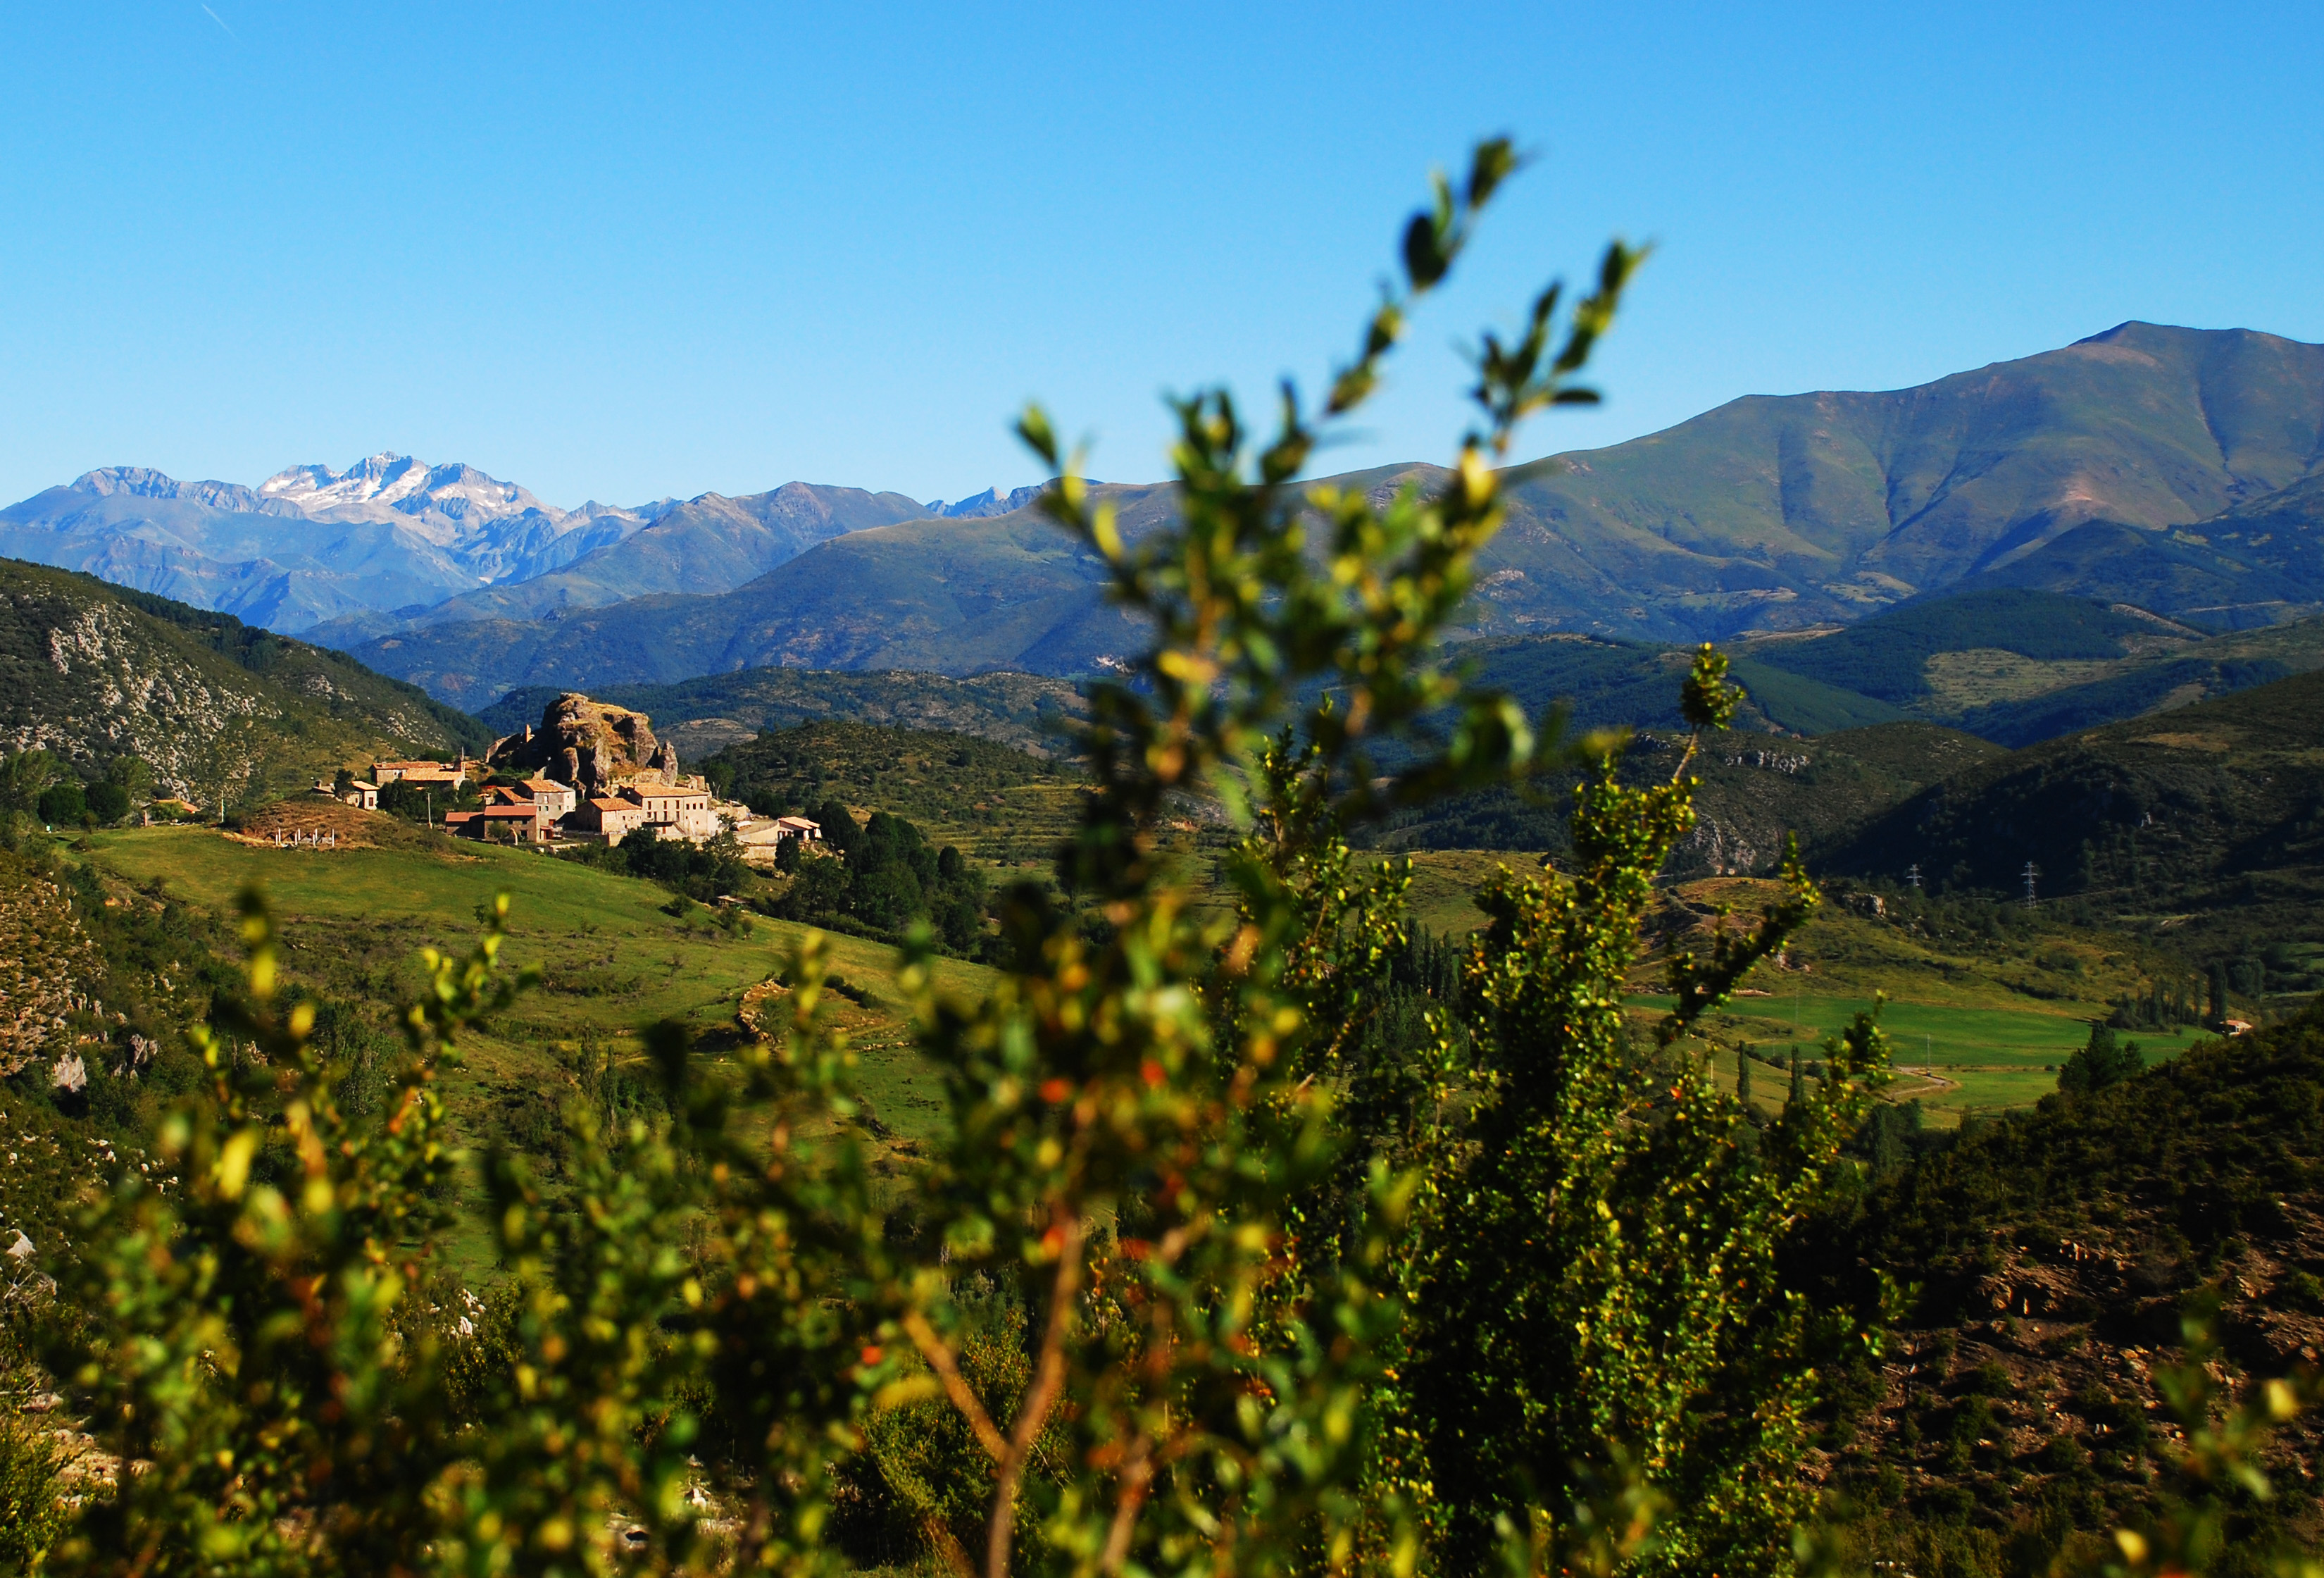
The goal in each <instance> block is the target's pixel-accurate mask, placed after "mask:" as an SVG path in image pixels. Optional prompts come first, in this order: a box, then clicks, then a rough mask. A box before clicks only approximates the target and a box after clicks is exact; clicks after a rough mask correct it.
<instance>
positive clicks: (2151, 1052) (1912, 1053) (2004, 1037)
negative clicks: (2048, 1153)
mask: <svg viewBox="0 0 2324 1578" xmlns="http://www.w3.org/2000/svg"><path fill="white" fill-rule="evenodd" d="M1631 1001H1633V1002H1634V1003H1635V1004H1637V1006H1639V1007H1645V1008H1653V1009H1657V1010H1667V1009H1668V1008H1669V1007H1670V1001H1671V1000H1670V999H1668V998H1666V997H1655V996H1640V997H1637V998H1634V999H1632V1000H1631ZM1876 1007H1877V1010H1878V1012H1879V1019H1880V1028H1881V1029H1883V1030H1885V1031H1886V1032H1887V1035H1888V1039H1889V1054H1890V1057H1891V1058H1892V1060H1893V1062H1894V1065H1895V1070H1896V1077H1895V1081H1894V1082H1893V1083H1892V1084H1890V1086H1889V1088H1888V1091H1887V1093H1886V1094H1887V1095H1888V1098H1889V1099H1890V1100H1892V1101H1897V1102H1904V1101H1913V1100H1918V1101H1919V1102H1920V1103H1921V1104H1922V1106H1923V1109H1925V1110H1926V1111H1927V1112H1928V1113H1929V1116H1930V1118H1931V1120H1932V1121H1933V1122H1935V1123H1937V1124H1939V1125H1940V1126H1943V1127H1951V1126H1953V1125H1955V1124H1958V1123H1959V1122H1960V1121H1961V1119H1963V1118H1964V1117H1969V1116H1971V1115H1974V1114H1978V1113H1991V1112H1999V1111H2001V1110H2003V1109H2005V1108H2008V1107H2024V1106H2030V1105H2032V1104H2033V1103H2034V1102H2036V1101H2039V1100H2040V1099H2041V1098H2042V1097H2043V1096H2044V1095H2046V1094H2049V1093H2050V1092H2052V1091H2053V1090H2055V1089H2057V1087H2058V1074H2057V1070H2058V1066H2059V1065H2061V1064H2062V1063H2064V1062H2065V1061H2066V1059H2067V1058H2068V1057H2071V1056H2072V1055H2073V1053H2074V1050H2075V1048H2077V1047H2080V1046H2081V1045H2082V1044H2083V1043H2084V1042H2085V1041H2087V1040H2088V1039H2089V1033H2090V1021H2089V1018H2087V1017H2084V1016H2085V1015H2086V1014H2087V1013H2088V1012H2089V1011H2090V1010H2088V1009H2087V1007H2085V1008H2084V1009H2083V1010H2082V1013H2080V1014H2078V1013H2075V1012H2060V1011H2045V1010H2038V1009H2024V1008H1960V1007H1955V1006H1952V1005H1950V1004H1937V1003H1922V1002H1907V1001H1886V1002H1877V1001H1876V1000H1875V999H1874V998H1873V997H1872V996H1871V995H1869V994H1867V995H1863V996H1855V995H1848V994H1832V995H1827V994H1820V993H1816V992H1800V993H1798V994H1797V995H1794V994H1792V993H1789V992H1774V993H1771V994H1770V995H1768V996H1765V997H1760V996H1741V997H1738V998H1736V999H1735V1000H1734V1001H1732V1002H1731V1003H1730V1004H1729V1006H1728V1008H1727V1010H1725V1011H1724V1012H1721V1013H1718V1014H1714V1015H1712V1016H1711V1019H1710V1020H1709V1021H1708V1022H1707V1023H1706V1025H1705V1026H1704V1028H1705V1029H1706V1030H1708V1031H1709V1033H1710V1037H1711V1039H1712V1040H1713V1041H1714V1042H1715V1043H1716V1044H1717V1045H1719V1046H1720V1047H1728V1048H1732V1047H1738V1046H1741V1047H1750V1048H1752V1049H1754V1050H1756V1051H1757V1052H1760V1053H1763V1054H1765V1055H1766V1056H1768V1057H1775V1058H1776V1059H1778V1060H1779V1061H1780V1060H1783V1059H1786V1058H1788V1057H1790V1055H1791V1050H1792V1048H1793V1047H1798V1048H1799V1049H1800V1055H1801V1056H1802V1057H1803V1058H1813V1057H1816V1056H1818V1050H1817V1049H1818V1047H1820V1046H1821V1044H1822V1042H1823V1041H1824V1040H1825V1038H1830V1037H1837V1036H1838V1035H1839V1034H1840V1031H1841V1030H1842V1029H1845V1028H1846V1027H1847V1025H1848V1024H1849V1021H1850V1020H1853V1019H1854V1018H1855V1016H1856V1015H1857V1014H1858V1012H1860V1011H1865V1010H1872V1009H1874V1008H1876ZM2202 1038H2203V1035H2202V1032H2200V1031H2191V1030H2181V1031H2178V1032H2171V1031H2147V1030H2138V1031H2133V1032H2130V1033H2129V1039H2131V1040H2134V1041H2135V1042H2137V1043H2138V1045H2139V1047H2141V1048H2142V1049H2143V1050H2144V1052H2145V1054H2146V1058H2147V1061H2148V1062H2149V1063H2156V1062H2161V1061H2163V1060H2164V1059H2166V1058H2170V1057H2177V1056H2178V1055H2179V1054H2180V1053H2181V1052H2183V1051H2185V1050H2186V1049H2187V1048H2188V1047H2190V1046H2192V1045H2194V1043H2195V1042H2196V1041H2198V1040H2200V1039H2202ZM1733 1061H1734V1059H1733V1058H1732V1057H1725V1058H1722V1059H1721V1060H1720V1062H1721V1067H1720V1079H1721V1081H1722V1083H1723V1084H1727V1085H1729V1087H1730V1088H1731V1087H1732V1085H1733V1084H1734V1073H1735V1071H1734V1068H1733V1067H1732V1064H1733ZM1752 1094H1753V1095H1754V1096H1755V1097H1757V1098H1760V1099H1762V1100H1763V1102H1765V1101H1777V1100H1780V1099H1781V1097H1782V1095H1783V1094H1784V1075H1782V1074H1781V1073H1780V1072H1778V1071H1777V1070H1775V1069H1771V1068H1768V1067H1766V1066H1765V1065H1764V1064H1763V1065H1761V1066H1758V1067H1757V1068H1755V1069H1754V1070H1753V1071H1752Z"/></svg>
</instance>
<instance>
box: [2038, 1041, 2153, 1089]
mask: <svg viewBox="0 0 2324 1578" xmlns="http://www.w3.org/2000/svg"><path fill="white" fill-rule="evenodd" d="M2145 1066H2146V1058H2145V1056H2144V1054H2143V1053H2141V1052H2140V1051H2139V1049H2138V1043H2137V1042H2135V1041H2118V1040H2116V1038H2115V1033H2114V1027H2113V1026H2111V1025H2092V1026H2091V1027H2090V1038H2089V1043H2088V1044H2087V1045H2085V1046H2083V1047H2081V1048H2080V1050H2079V1051H2077V1052H2076V1053H2075V1054H2074V1055H2073V1056H2072V1057H2069V1058H2067V1059H2066V1061H2065V1064H2064V1066H2062V1067H2061V1068H2060V1069H2059V1070H2058V1088H2059V1089H2060V1090H2061V1091H2064V1092H2066V1093H2068V1094H2072V1095H2087V1094H2089V1093H2090V1092H2092V1091H2102V1090H2105V1089H2107V1087H2108V1086H2110V1085H2117V1084H2121V1083H2122V1082H2123V1081H2124V1080H2126V1079H2128V1078H2129V1077H2130V1076H2131V1075H2135V1074H2136V1073H2137V1072H2138V1071H2139V1070H2141V1069H2143V1068H2144V1067H2145Z"/></svg>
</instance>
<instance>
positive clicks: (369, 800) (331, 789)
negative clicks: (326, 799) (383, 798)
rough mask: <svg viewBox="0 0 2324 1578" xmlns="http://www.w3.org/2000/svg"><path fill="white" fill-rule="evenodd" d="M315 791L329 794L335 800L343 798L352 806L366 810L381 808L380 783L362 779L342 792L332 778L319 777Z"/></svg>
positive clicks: (319, 793) (320, 793)
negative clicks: (367, 781)
mask: <svg viewBox="0 0 2324 1578" xmlns="http://www.w3.org/2000/svg"><path fill="white" fill-rule="evenodd" d="M315 792H316V793H317V794H318V795H328V796H330V797H331V798H333V799H335V800H343V801H345V802H346V804H348V805H350V806H356V807H361V808H362V809H364V810H366V811H376V810H378V809H379V785H377V784H375V783H365V782H364V781H363V780H361V779H357V780H355V782H353V783H351V784H349V785H347V789H346V793H345V794H341V793H340V792H339V790H338V787H337V785H336V784H335V783H334V782H333V781H332V780H329V779H327V778H318V779H317V780H315Z"/></svg>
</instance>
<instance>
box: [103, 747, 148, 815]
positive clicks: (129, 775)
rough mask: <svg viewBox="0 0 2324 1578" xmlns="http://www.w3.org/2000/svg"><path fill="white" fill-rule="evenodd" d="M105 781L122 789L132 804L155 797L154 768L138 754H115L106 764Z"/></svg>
mask: <svg viewBox="0 0 2324 1578" xmlns="http://www.w3.org/2000/svg"><path fill="white" fill-rule="evenodd" d="M105 781H106V782H107V783H109V784H112V785H114V786H115V787H116V788H118V789H120V790H121V793H122V795H123V797H124V799H125V800H126V801H127V802H128V804H129V805H132V806H142V805H143V804H144V803H145V802H146V801H147V800H150V799H152V798H153V769H152V767H151V766H150V765H148V764H147V763H146V761H144V759H143V758H142V757H138V756H126V755H124V756H115V757H114V758H113V759H112V760H111V761H107V762H106V764H105Z"/></svg>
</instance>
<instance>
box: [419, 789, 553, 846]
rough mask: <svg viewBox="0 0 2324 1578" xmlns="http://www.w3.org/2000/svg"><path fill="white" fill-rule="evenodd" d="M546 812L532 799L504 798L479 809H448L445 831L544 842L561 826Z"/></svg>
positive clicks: (509, 840)
mask: <svg viewBox="0 0 2324 1578" xmlns="http://www.w3.org/2000/svg"><path fill="white" fill-rule="evenodd" d="M546 811H547V807H543V806H539V805H536V804H535V803H534V802H532V801H530V800H502V801H498V802H495V803H494V804H492V805H488V806H485V807H482V808H481V809H479V810H474V811H447V812H445V813H444V830H445V831H446V832H447V833H449V834H450V835H452V836H453V837H455V838H476V839H483V840H485V841H486V842H489V843H494V844H497V843H502V842H507V843H511V844H546V843H548V842H549V838H550V836H551V835H552V834H553V833H554V831H555V829H556V826H557V825H556V823H555V821H554V820H553V819H552V818H550V817H549V816H548V815H546Z"/></svg>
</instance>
